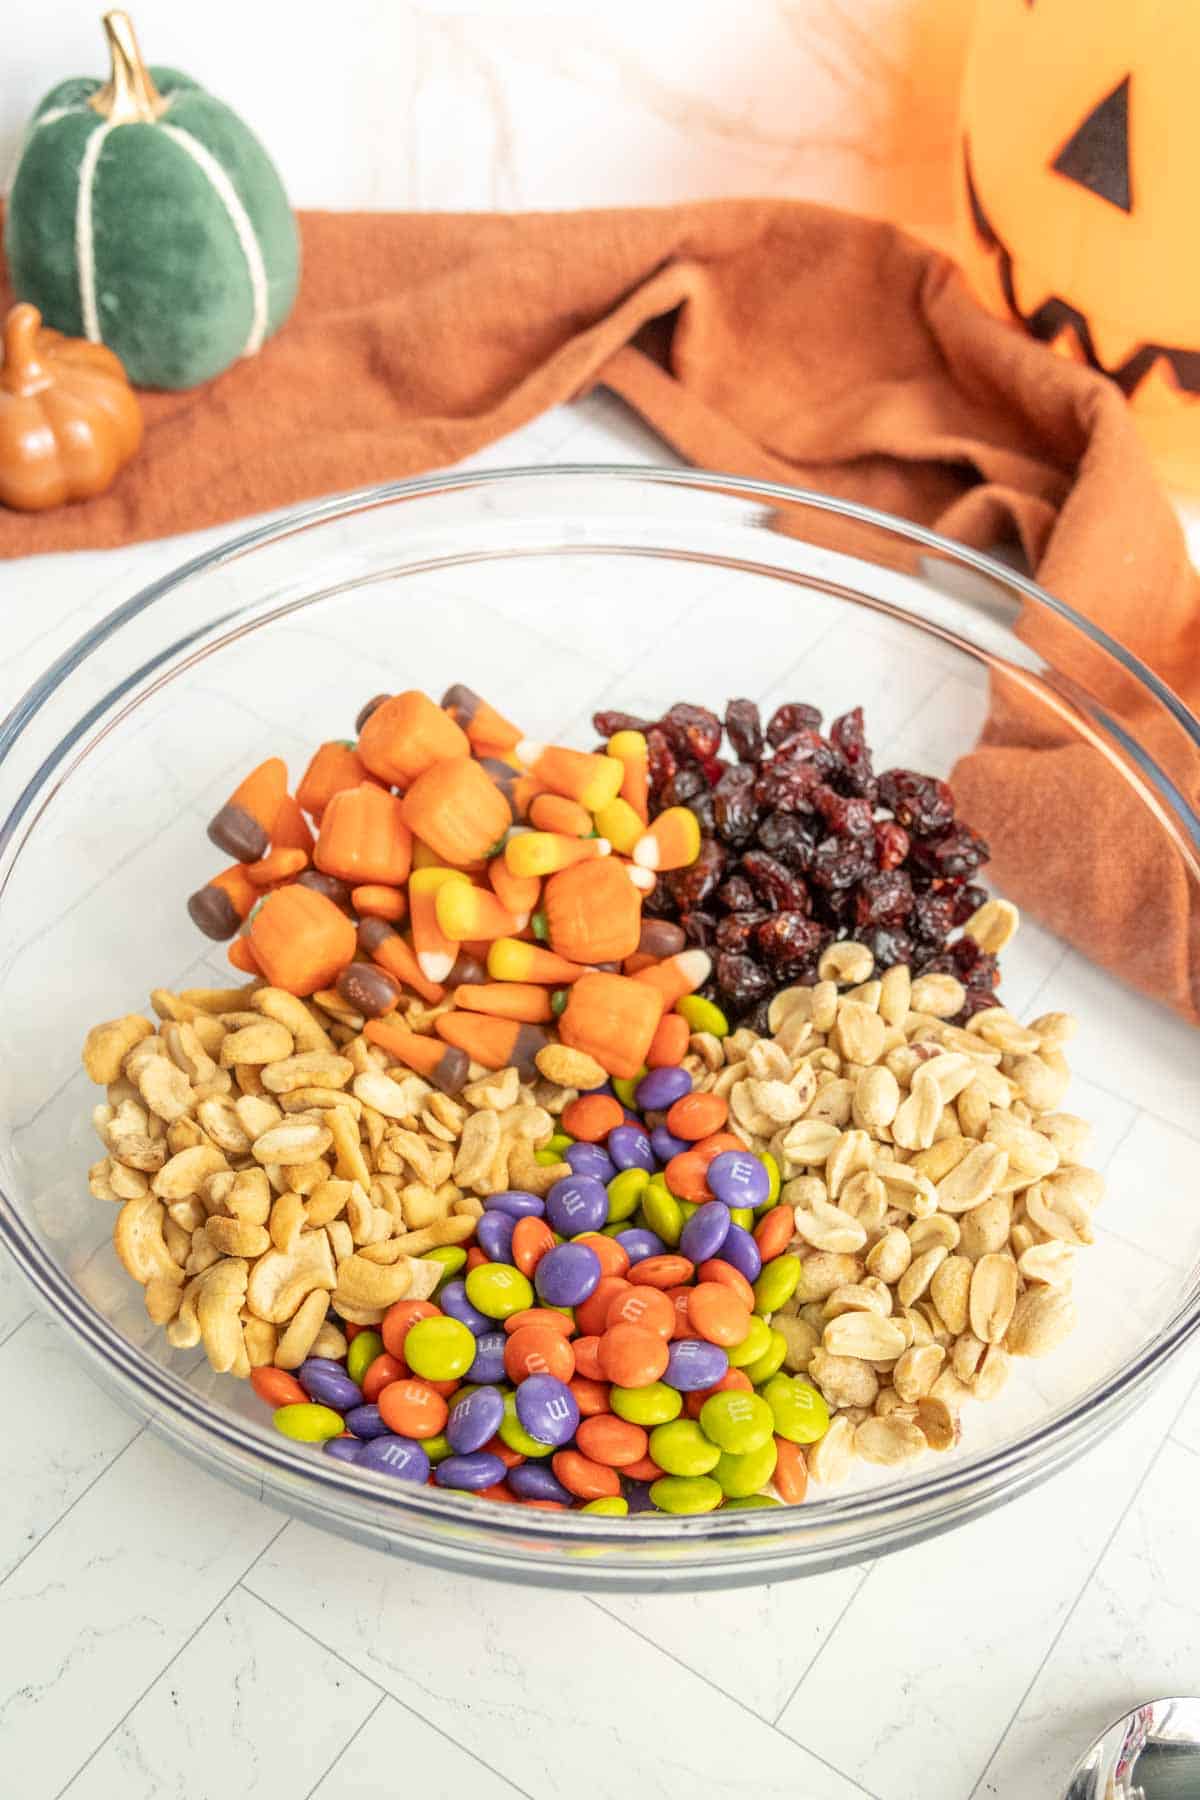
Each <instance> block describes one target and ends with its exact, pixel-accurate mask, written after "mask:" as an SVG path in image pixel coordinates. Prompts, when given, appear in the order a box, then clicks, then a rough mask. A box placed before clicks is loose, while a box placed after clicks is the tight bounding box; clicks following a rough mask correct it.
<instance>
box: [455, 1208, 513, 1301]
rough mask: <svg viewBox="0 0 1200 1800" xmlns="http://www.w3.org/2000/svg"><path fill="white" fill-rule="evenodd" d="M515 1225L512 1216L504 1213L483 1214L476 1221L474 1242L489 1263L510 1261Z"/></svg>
mask: <svg viewBox="0 0 1200 1800" xmlns="http://www.w3.org/2000/svg"><path fill="white" fill-rule="evenodd" d="M516 1223H517V1221H516V1220H515V1219H514V1218H513V1216H512V1214H511V1213H506V1212H490V1213H489V1212H485V1213H484V1215H483V1217H482V1218H481V1219H478V1220H477V1221H476V1224H475V1242H476V1243H477V1244H478V1245H479V1248H480V1249H481V1250H482V1251H483V1254H484V1255H485V1256H486V1257H487V1259H488V1261H489V1262H496V1263H506V1262H510V1261H511V1260H512V1255H511V1253H512V1236H513V1231H514V1230H515V1229H516ZM464 1291H465V1290H464Z"/></svg>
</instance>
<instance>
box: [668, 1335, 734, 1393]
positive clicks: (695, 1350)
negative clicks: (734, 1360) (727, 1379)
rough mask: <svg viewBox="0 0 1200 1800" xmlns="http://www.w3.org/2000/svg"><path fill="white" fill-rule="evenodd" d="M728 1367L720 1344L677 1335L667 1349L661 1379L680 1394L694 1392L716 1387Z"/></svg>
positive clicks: (727, 1359) (727, 1361) (726, 1358)
mask: <svg viewBox="0 0 1200 1800" xmlns="http://www.w3.org/2000/svg"><path fill="white" fill-rule="evenodd" d="M728 1367H729V1358H728V1357H727V1356H726V1354H725V1352H724V1350H722V1348H721V1346H720V1344H710V1343H709V1342H708V1341H707V1339H705V1338H677V1339H676V1341H675V1342H674V1343H673V1344H672V1345H671V1348H670V1350H669V1351H668V1352H667V1368H666V1373H665V1374H664V1376H663V1380H664V1381H665V1382H666V1384H667V1386H668V1387H673V1388H677V1389H678V1390H679V1392H680V1393H681V1394H694V1393H697V1392H698V1391H699V1390H700V1389H701V1388H710V1387H715V1386H716V1384H717V1382H718V1381H720V1379H721V1377H722V1375H723V1374H724V1373H725V1371H726V1369H727V1368H728Z"/></svg>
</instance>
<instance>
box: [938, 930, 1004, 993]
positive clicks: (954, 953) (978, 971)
mask: <svg viewBox="0 0 1200 1800" xmlns="http://www.w3.org/2000/svg"><path fill="white" fill-rule="evenodd" d="M950 955H951V958H952V959H953V962H954V970H955V973H956V974H957V976H958V979H959V980H960V981H961V982H963V983H965V985H966V986H967V987H968V988H975V989H977V990H978V991H979V992H980V993H984V994H990V993H991V992H992V991H993V990H994V989H995V988H997V987H999V985H1000V964H999V963H998V962H997V960H996V958H995V957H994V956H993V955H992V953H991V951H990V950H981V949H980V948H979V945H978V944H977V943H976V942H975V940H974V938H967V937H965V938H959V940H958V942H957V943H956V944H951V946H950Z"/></svg>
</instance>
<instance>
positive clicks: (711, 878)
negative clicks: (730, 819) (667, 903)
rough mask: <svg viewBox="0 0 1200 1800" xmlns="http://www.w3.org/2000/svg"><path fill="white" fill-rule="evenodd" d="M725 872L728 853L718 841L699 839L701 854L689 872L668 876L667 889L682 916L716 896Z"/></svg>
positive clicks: (677, 870)
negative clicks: (710, 896)
mask: <svg viewBox="0 0 1200 1800" xmlns="http://www.w3.org/2000/svg"><path fill="white" fill-rule="evenodd" d="M724 871H725V850H724V847H723V846H722V845H721V844H718V842H717V840H716V838H712V837H702V838H701V839H700V854H699V856H698V857H697V858H696V861H695V862H694V863H693V864H692V865H691V867H690V868H687V869H676V870H674V871H673V872H672V873H671V874H670V875H668V876H667V878H666V880H667V886H668V887H669V888H670V890H671V895H672V898H673V899H674V901H675V904H676V906H678V908H679V910H680V911H681V912H691V911H692V910H693V909H694V908H695V907H698V906H702V905H703V904H704V902H705V901H706V900H707V899H708V896H709V895H710V894H712V893H715V892H716V888H717V884H718V882H719V881H720V879H721V876H722V874H723V873H724Z"/></svg>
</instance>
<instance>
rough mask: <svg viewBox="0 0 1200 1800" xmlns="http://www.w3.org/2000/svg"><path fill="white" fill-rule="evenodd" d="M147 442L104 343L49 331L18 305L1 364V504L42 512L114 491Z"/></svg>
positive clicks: (133, 403) (6, 333)
mask: <svg viewBox="0 0 1200 1800" xmlns="http://www.w3.org/2000/svg"><path fill="white" fill-rule="evenodd" d="M141 441H142V412H141V408H140V407H139V405H138V403H137V398H136V396H135V394H134V392H133V389H132V388H131V387H130V385H129V383H128V381H127V380H126V379H125V371H124V369H123V368H122V367H121V364H120V362H119V360H118V359H117V357H115V356H114V355H113V353H112V351H111V350H106V349H105V347H104V345H103V344H89V343H87V342H85V341H84V339H82V338H68V337H64V336H63V335H62V333H61V332H59V331H49V330H43V328H42V315H41V313H39V311H38V309H37V307H36V306H29V305H27V304H25V305H21V306H14V307H13V309H12V311H11V312H10V313H9V315H8V318H7V319H6V321H5V325H4V362H3V364H2V365H0V504H2V505H4V506H12V507H16V508H17V509H18V510H20V511H23V512H41V511H43V510H45V508H47V507H50V506H61V505H62V504H63V502H64V501H66V500H90V499H91V498H92V496H93V495H95V494H102V493H103V492H104V490H105V488H107V487H111V485H112V483H113V481H114V480H115V478H116V475H117V471H118V470H119V469H121V468H122V467H123V466H124V464H125V463H127V462H128V461H129V458H130V457H131V456H132V455H133V453H134V451H135V450H136V449H137V447H138V445H139V444H140V443H141Z"/></svg>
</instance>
